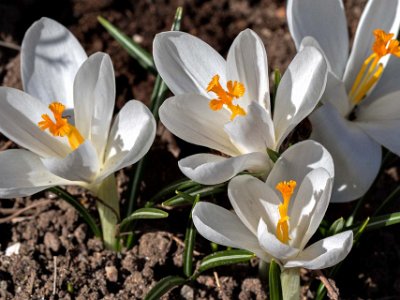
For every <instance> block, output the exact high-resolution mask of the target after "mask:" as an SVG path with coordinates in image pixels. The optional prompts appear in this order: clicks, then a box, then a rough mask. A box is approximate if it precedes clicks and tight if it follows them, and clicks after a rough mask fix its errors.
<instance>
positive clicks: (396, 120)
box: [357, 91, 400, 155]
mask: <svg viewBox="0 0 400 300" xmlns="http://www.w3.org/2000/svg"><path fill="white" fill-rule="evenodd" d="M357 124H358V125H359V126H361V128H362V129H363V130H364V131H365V132H366V133H367V134H368V135H369V136H370V137H371V138H373V139H374V140H375V141H376V142H378V143H379V144H381V145H383V146H385V147H386V148H388V149H389V150H390V151H392V152H394V153H396V154H397V155H400V133H399V131H400V91H398V92H394V93H391V94H389V95H386V96H384V97H382V98H380V99H377V100H375V101H374V102H372V103H371V104H369V105H367V106H361V107H360V111H359V112H358V114H357Z"/></svg>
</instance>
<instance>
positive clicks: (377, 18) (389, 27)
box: [335, 0, 400, 91]
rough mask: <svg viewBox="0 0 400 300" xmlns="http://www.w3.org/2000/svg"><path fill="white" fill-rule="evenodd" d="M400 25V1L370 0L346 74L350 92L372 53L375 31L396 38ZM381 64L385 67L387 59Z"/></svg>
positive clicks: (345, 77)
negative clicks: (362, 66)
mask: <svg viewBox="0 0 400 300" xmlns="http://www.w3.org/2000/svg"><path fill="white" fill-rule="evenodd" d="M399 25H400V2H399V0H385V1H382V0H370V1H368V2H367V5H366V6H365V9H364V12H363V14H362V16H361V19H360V23H359V24H358V27H357V31H356V35H355V37H354V44H353V49H352V51H351V53H350V57H349V61H348V64H347V67H346V71H345V74H344V81H345V82H346V87H347V90H348V91H349V90H350V89H351V87H352V85H353V82H354V80H355V78H356V76H357V74H358V72H359V71H360V68H361V65H362V64H363V62H364V61H365V60H366V59H367V58H368V56H370V55H371V53H372V50H371V47H372V44H373V43H374V41H375V37H374V35H373V31H374V30H375V29H382V30H384V31H386V32H389V33H394V35H395V36H396V35H397V33H398V32H399ZM335 49H336V48H335ZM381 62H382V63H383V64H384V65H385V64H386V63H387V58H386V59H382V60H381Z"/></svg>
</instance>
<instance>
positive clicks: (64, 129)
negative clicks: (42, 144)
mask: <svg viewBox="0 0 400 300" xmlns="http://www.w3.org/2000/svg"><path fill="white" fill-rule="evenodd" d="M49 109H50V110H51V112H52V113H53V116H54V119H55V122H54V121H53V120H52V119H51V118H50V117H49V115H48V114H43V115H42V119H43V120H42V121H40V122H39V123H38V125H39V127H40V129H41V130H46V129H48V130H49V131H50V133H51V134H52V135H53V136H66V137H67V138H68V142H69V145H70V147H71V148H72V150H75V149H76V148H78V147H79V145H80V144H82V143H83V141H84V139H83V137H82V135H81V134H80V133H79V131H78V129H76V128H75V127H74V126H73V125H71V124H69V123H68V119H67V118H63V117H62V113H63V112H64V110H65V106H64V105H63V104H62V103H59V102H53V103H51V104H50V105H49Z"/></svg>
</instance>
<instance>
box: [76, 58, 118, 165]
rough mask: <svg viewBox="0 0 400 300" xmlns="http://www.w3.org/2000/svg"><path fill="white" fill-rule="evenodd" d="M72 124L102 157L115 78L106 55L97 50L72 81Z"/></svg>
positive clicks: (109, 118)
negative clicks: (73, 122) (73, 118)
mask: <svg viewBox="0 0 400 300" xmlns="http://www.w3.org/2000/svg"><path fill="white" fill-rule="evenodd" d="M74 103H75V109H74V112H75V126H76V127H77V128H78V130H79V132H80V133H81V135H82V136H83V137H84V138H86V139H89V140H90V141H91V142H92V143H93V146H94V147H95V148H96V151H97V155H98V157H99V158H100V159H102V158H103V155H104V149H105V147H106V142H107V137H108V132H109V130H110V124H111V118H112V114H113V110H114V103H115V77H114V69H113V66H112V62H111V59H110V57H109V56H108V55H107V54H105V53H100V52H97V53H95V54H93V55H91V56H90V57H89V58H88V59H87V60H86V61H85V62H84V63H83V64H82V66H81V68H80V69H79V71H78V73H77V74H76V77H75V82H74Z"/></svg>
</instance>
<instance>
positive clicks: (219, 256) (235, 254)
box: [197, 250, 255, 273]
mask: <svg viewBox="0 0 400 300" xmlns="http://www.w3.org/2000/svg"><path fill="white" fill-rule="evenodd" d="M253 257H255V255H254V253H252V252H250V251H247V250H225V251H219V252H215V253H213V254H210V255H208V256H206V257H204V258H203V259H202V261H201V263H200V266H199V268H198V270H197V273H202V272H204V271H206V270H209V269H212V268H215V267H220V266H225V265H232V264H237V263H243V262H248V261H249V260H250V259H252V258H253Z"/></svg>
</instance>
